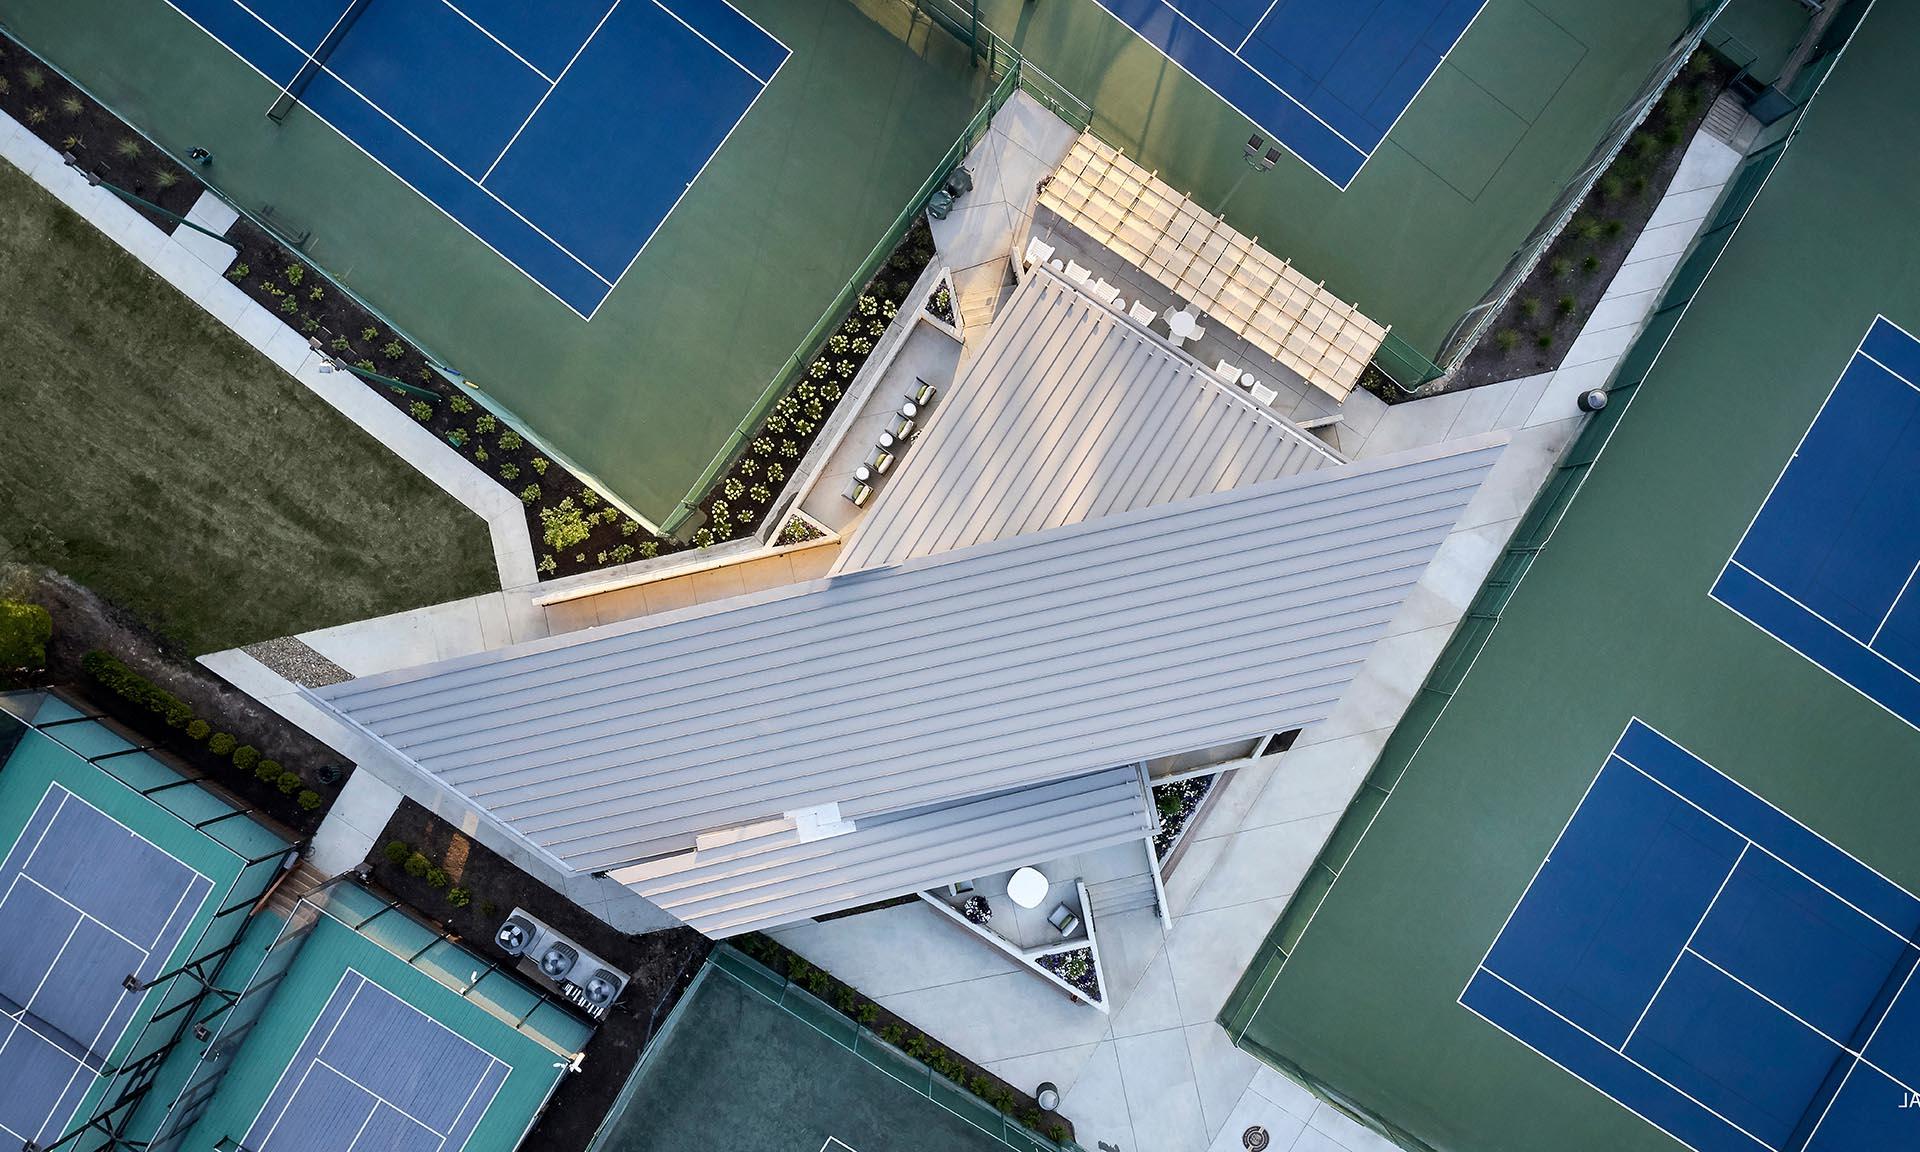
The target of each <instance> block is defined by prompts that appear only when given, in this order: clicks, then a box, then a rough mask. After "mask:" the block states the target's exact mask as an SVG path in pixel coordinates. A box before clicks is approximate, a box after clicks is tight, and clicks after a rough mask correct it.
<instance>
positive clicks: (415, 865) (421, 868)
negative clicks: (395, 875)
mask: <svg viewBox="0 0 1920 1152" xmlns="http://www.w3.org/2000/svg"><path fill="white" fill-rule="evenodd" d="M402 867H404V868H406V870H407V875H409V876H413V877H420V876H425V875H426V874H427V869H429V868H431V867H433V861H431V860H429V859H427V858H426V857H425V856H424V855H422V854H420V853H418V852H414V853H412V854H410V855H408V857H407V862H406V863H405V864H404V865H402Z"/></svg>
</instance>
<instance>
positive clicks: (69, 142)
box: [0, 37, 200, 231]
mask: <svg viewBox="0 0 1920 1152" xmlns="http://www.w3.org/2000/svg"><path fill="white" fill-rule="evenodd" d="M0 111H5V112H6V113H7V114H8V115H10V116H12V117H13V118H14V119H15V120H18V121H19V122H20V123H22V124H24V125H26V128H27V131H29V132H32V133H33V134H34V135H35V136H38V137H39V138H40V139H42V140H44V141H46V142H47V143H48V144H50V145H52V146H53V147H54V148H55V149H57V150H59V151H62V152H71V153H73V155H74V159H75V160H76V161H78V162H79V164H80V167H81V168H83V169H85V170H86V171H88V172H91V173H93V174H94V175H95V176H98V177H99V178H100V179H102V180H104V181H106V182H107V183H109V184H112V185H114V186H116V187H119V188H124V189H126V190H127V191H129V192H131V193H133V194H134V195H135V196H138V197H140V198H141V199H143V200H149V201H151V202H153V203H155V204H158V205H159V206H160V207H162V208H165V209H166V210H167V211H169V212H172V213H174V214H175V215H179V216H185V215H186V214H187V209H189V208H191V207H193V202H194V201H195V200H198V199H199V198H200V183H199V181H197V180H195V179H193V177H192V175H191V174H190V173H188V172H187V170H186V169H184V168H182V167H181V166H180V165H179V164H177V163H175V162H174V160H173V159H172V158H171V157H169V156H168V155H167V154H166V153H164V152H162V151H160V149H158V148H156V147H154V146H153V145H152V144H151V143H149V142H148V141H147V140H146V139H145V138H144V137H142V136H141V135H140V134H139V133H138V132H135V131H133V130H132V129H130V128H128V127H127V126H126V125H125V124H124V123H122V122H121V121H120V118H119V117H117V116H115V115H114V114H113V113H111V112H108V111H107V110H106V109H104V108H102V107H100V106H99V105H98V104H95V103H94V102H93V101H92V100H90V99H88V98H87V97H86V96H85V95H83V94H82V93H81V92H80V90H79V89H78V88H75V87H74V86H73V85H71V84H69V83H67V82H66V80H64V79H63V78H61V76H60V75H59V73H57V72H55V71H54V70H53V69H51V68H49V67H47V66H46V65H45V64H43V63H41V62H40V61H39V60H38V59H36V58H35V57H34V56H33V54H32V53H30V52H28V51H27V50H26V49H24V48H22V47H20V46H19V44H17V43H16V42H15V41H13V40H11V39H8V38H4V37H0ZM135 207H136V208H138V209H139V211H140V213H141V214H142V215H144V216H146V217H147V218H148V219H149V220H152V221H153V222H154V223H155V224H157V225H159V226H160V227H162V228H164V229H166V230H168V231H172V230H173V228H174V222H173V221H172V220H169V219H167V218H166V217H165V216H162V215H160V214H159V213H156V212H151V211H148V210H147V209H145V208H140V207H139V206H138V205H135Z"/></svg>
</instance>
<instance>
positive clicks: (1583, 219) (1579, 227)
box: [1572, 214, 1605, 243]
mask: <svg viewBox="0 0 1920 1152" xmlns="http://www.w3.org/2000/svg"><path fill="white" fill-rule="evenodd" d="M1572 228H1573V234H1574V235H1575V236H1578V237H1579V238H1580V239H1582V240H1585V241H1587V242H1588V243H1592V242H1593V241H1595V240H1598V239H1600V236H1601V233H1602V232H1604V231H1605V229H1603V228H1602V227H1601V225H1600V221H1598V220H1595V219H1594V218H1593V217H1591V216H1587V215H1584V214H1582V215H1579V216H1575V217H1574V218H1573V224H1572Z"/></svg>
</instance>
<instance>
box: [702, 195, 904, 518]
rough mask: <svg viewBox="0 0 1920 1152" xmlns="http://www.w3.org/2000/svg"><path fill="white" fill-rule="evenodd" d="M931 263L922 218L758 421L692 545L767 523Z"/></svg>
mask: <svg viewBox="0 0 1920 1152" xmlns="http://www.w3.org/2000/svg"><path fill="white" fill-rule="evenodd" d="M932 260H933V232H932V231H931V230H930V229H929V228H928V227H927V222H926V220H925V219H924V218H917V219H915V220H914V222H913V226H912V227H911V228H909V229H908V230H907V234H906V235H905V236H904V237H902V238H901V240H900V243H899V244H897V245H895V246H894V249H893V253H892V255H890V256H889V257H887V262H886V263H885V264H883V265H881V267H880V271H878V272H876V273H874V275H873V278H872V279H871V280H869V281H867V285H866V288H865V290H864V291H862V292H861V294H860V296H859V298H858V299H857V300H855V301H854V305H853V309H852V311H851V312H849V313H848V314H847V316H846V318H845V319H844V320H842V321H841V323H840V326H839V328H837V329H836V330H835V331H834V333H833V335H832V336H829V337H828V338H827V343H826V345H825V346H824V347H823V348H821V349H820V351H819V352H818V354H816V355H815V357H814V358H813V360H812V361H811V362H810V363H809V364H808V365H807V367H806V370H805V371H804V372H802V373H801V374H800V376H799V378H798V379H797V380H796V381H795V382H794V383H793V384H792V386H791V387H790V389H789V391H788V392H787V394H786V395H785V396H782V397H781V398H780V399H779V401H777V402H776V403H775V404H774V406H773V410H772V411H771V412H768V413H767V415H766V417H765V419H763V420H761V422H760V426H759V427H758V428H756V429H755V430H754V434H753V435H752V436H751V437H749V438H748V440H747V448H746V451H745V452H742V453H741V454H740V456H739V458H738V459H736V460H734V461H733V463H732V465H731V466H730V467H729V468H728V469H727V470H726V472H725V473H723V474H722V475H721V477H720V479H719V480H717V481H715V482H714V485H713V487H712V488H710V489H708V490H707V492H706V494H705V495H704V496H703V497H701V500H700V505H699V506H700V510H701V512H703V513H704V514H705V517H706V522H705V523H704V524H703V525H701V527H699V528H697V529H695V530H694V533H693V542H694V544H695V545H697V546H699V547H702V548H704V547H706V546H708V545H710V544H718V543H720V542H722V541H724V540H733V539H737V538H738V537H741V536H745V535H747V534H748V533H750V532H752V531H753V530H754V528H755V527H756V526H757V525H758V524H759V523H760V522H761V521H762V520H764V519H765V518H766V515H767V510H768V508H769V507H770V506H771V505H772V504H773V500H774V497H776V496H778V495H779V494H780V489H781V486H782V485H784V484H785V483H786V482H787V479H788V476H789V473H790V472H791V471H792V469H793V468H794V466H795V465H797V464H799V462H800V458H801V457H803V456H805V455H806V454H807V449H808V448H809V447H811V446H812V445H813V441H814V439H815V438H816V437H818V436H819V434H820V429H821V428H823V427H825V425H826V423H827V418H828V417H830V416H832V415H833V410H834V408H835V407H837V406H838V405H839V403H840V400H841V399H842V398H843V397H844V396H845V395H846V390H847V388H848V387H849V386H851V385H852V383H853V378H854V377H855V376H856V375H858V374H859V372H860V369H861V367H863V366H864V365H865V364H866V362H867V358H868V357H870V356H872V355H873V349H874V345H876V344H877V343H879V340H880V336H881V334H882V333H884V332H885V331H886V330H887V325H889V324H891V323H892V322H893V319H894V317H895V316H896V315H897V314H898V313H899V311H900V305H901V303H902V302H903V301H905V300H906V298H907V293H908V291H910V290H911V289H912V288H913V284H914V281H916V280H918V279H919V278H920V274H921V273H922V272H923V271H925V270H926V267H927V265H928V263H930V262H931V261H932Z"/></svg>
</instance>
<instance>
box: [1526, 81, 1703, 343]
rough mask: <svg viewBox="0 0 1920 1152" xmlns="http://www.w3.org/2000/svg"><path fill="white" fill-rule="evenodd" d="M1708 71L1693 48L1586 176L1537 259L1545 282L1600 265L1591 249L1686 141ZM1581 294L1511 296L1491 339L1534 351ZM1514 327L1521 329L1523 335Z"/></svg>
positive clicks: (1619, 225) (1621, 225)
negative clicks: (1613, 151)
mask: <svg viewBox="0 0 1920 1152" xmlns="http://www.w3.org/2000/svg"><path fill="white" fill-rule="evenodd" d="M1713 71H1714V61H1713V57H1712V56H1711V55H1710V54H1709V53H1708V52H1705V51H1701V52H1696V53H1695V54H1694V55H1693V57H1692V59H1690V60H1688V62H1687V65H1686V68H1685V69H1684V71H1683V73H1682V76H1681V78H1680V79H1679V80H1678V81H1676V82H1675V84H1674V85H1673V86H1672V87H1671V88H1669V89H1668V90H1667V92H1666V94H1665V95H1663V96H1662V97H1661V98H1660V101H1659V103H1658V104H1657V105H1655V107H1654V109H1653V112H1652V114H1650V115H1649V116H1648V118H1647V120H1646V121H1645V122H1644V123H1643V124H1642V125H1641V126H1640V127H1639V128H1638V129H1636V130H1635V131H1634V133H1633V134H1632V135H1631V136H1629V137H1628V138H1627V142H1626V144H1625V146H1623V147H1622V148H1621V150H1620V153H1619V155H1618V156H1616V157H1615V158H1614V161H1613V163H1612V164H1610V165H1609V166H1608V167H1607V170H1606V172H1605V173H1603V174H1602V175H1601V177H1600V179H1599V180H1597V181H1595V182H1594V186H1593V191H1592V192H1590V193H1589V194H1588V196H1587V200H1586V202H1585V203H1584V204H1582V205H1581V207H1580V210H1579V211H1578V212H1576V213H1575V214H1574V216H1573V219H1572V220H1570V221H1568V222H1567V227H1566V229H1565V230H1564V231H1563V232H1562V233H1561V234H1560V237H1559V238H1558V239H1557V240H1555V242H1554V245H1553V249H1552V251H1551V253H1550V254H1549V255H1548V257H1547V259H1546V262H1545V268H1546V272H1547V278H1548V280H1549V282H1550V283H1552V284H1555V285H1566V286H1568V287H1569V288H1575V287H1578V285H1577V284H1576V282H1575V279H1574V278H1575V276H1576V273H1577V275H1578V278H1579V280H1581V281H1590V280H1591V279H1592V278H1593V277H1594V276H1595V275H1596V274H1598V273H1599V272H1600V271H1601V270H1602V268H1603V266H1604V265H1605V263H1606V262H1605V261H1604V260H1602V258H1601V254H1600V252H1599V251H1597V249H1598V248H1600V247H1601V246H1602V245H1604V244H1605V243H1606V242H1607V241H1610V240H1614V239H1616V238H1618V237H1619V236H1620V235H1621V233H1623V232H1624V231H1626V228H1627V223H1626V221H1625V220H1622V219H1621V218H1620V215H1619V214H1620V213H1622V212H1624V211H1626V210H1628V209H1630V208H1631V207H1633V206H1634V205H1635V203H1636V202H1638V201H1639V200H1640V199H1641V198H1642V197H1644V196H1645V195H1646V194H1647V192H1648V191H1649V190H1650V189H1651V187H1652V178H1653V174H1654V173H1655V171H1656V170H1657V169H1658V168H1659V167H1660V165H1661V164H1662V162H1663V161H1664V160H1665V159H1666V158H1667V156H1668V155H1669V154H1670V153H1672V151H1673V150H1674V149H1675V148H1677V147H1679V146H1680V145H1681V144H1682V143H1684V142H1685V141H1686V138H1687V133H1686V129H1687V125H1688V123H1689V122H1690V121H1691V120H1692V119H1693V117H1694V115H1695V114H1696V113H1698V112H1699V111H1700V109H1701V107H1702V106H1703V104H1704V102H1705V101H1706V100H1708V99H1709V98H1710V97H1711V95H1712V94H1713V92H1714V91H1716V90H1717V82H1716V81H1715V80H1713V78H1712V73H1713ZM1581 294H1582V293H1579V292H1576V291H1571V290H1569V291H1563V292H1560V293H1559V294H1558V295H1557V296H1556V297H1555V298H1554V300H1553V305H1552V307H1551V308H1550V309H1549V308H1548V307H1547V306H1546V303H1545V301H1544V300H1543V299H1542V298H1541V296H1540V295H1539V294H1525V295H1521V296H1519V297H1518V298H1517V299H1516V300H1515V301H1514V306H1513V310H1512V311H1511V312H1510V313H1508V320H1509V321H1510V323H1509V326H1507V327H1503V328H1500V329H1499V330H1498V331H1496V332H1495V333H1494V336H1493V340H1494V344H1495V345H1496V346H1497V347H1498V348H1499V349H1500V350H1501V351H1502V352H1511V351H1513V350H1514V349H1515V348H1518V347H1519V346H1520V344H1521V342H1522V341H1523V340H1527V341H1530V342H1531V343H1532V344H1533V346H1534V347H1536V348H1539V349H1540V350H1542V351H1546V350H1548V349H1551V348H1552V347H1553V346H1554V344H1555V342H1556V340H1557V339H1558V335H1559V334H1558V332H1557V331H1556V329H1558V328H1560V327H1562V326H1564V325H1565V323H1566V322H1568V321H1570V320H1572V319H1573V318H1574V316H1575V314H1576V313H1577V312H1579V311H1580V310H1581V307H1580V305H1581V300H1580V296H1581ZM1522 328H1525V329H1527V332H1526V334H1524V335H1523V333H1522V331H1521V329H1522Z"/></svg>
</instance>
